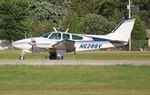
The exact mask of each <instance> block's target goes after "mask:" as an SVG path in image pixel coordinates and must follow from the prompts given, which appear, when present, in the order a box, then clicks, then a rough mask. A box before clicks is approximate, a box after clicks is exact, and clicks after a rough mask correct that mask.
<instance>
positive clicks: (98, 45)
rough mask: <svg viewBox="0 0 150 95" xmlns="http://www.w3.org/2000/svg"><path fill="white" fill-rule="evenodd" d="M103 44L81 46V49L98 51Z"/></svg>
mask: <svg viewBox="0 0 150 95" xmlns="http://www.w3.org/2000/svg"><path fill="white" fill-rule="evenodd" d="M101 46H102V44H80V47H79V48H80V49H98V48H101Z"/></svg>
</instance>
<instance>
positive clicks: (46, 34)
mask: <svg viewBox="0 0 150 95" xmlns="http://www.w3.org/2000/svg"><path fill="white" fill-rule="evenodd" d="M51 33H52V32H48V33H45V34H43V35H42V37H44V38H47V37H48V36H49V35H50V34H51Z"/></svg>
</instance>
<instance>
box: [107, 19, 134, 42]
mask: <svg viewBox="0 0 150 95" xmlns="http://www.w3.org/2000/svg"><path fill="white" fill-rule="evenodd" d="M134 23H135V19H129V20H124V22H122V23H121V24H120V25H119V26H118V27H117V28H116V29H115V30H113V31H112V32H111V33H109V34H107V35H105V37H106V38H107V39H110V40H114V41H123V42H128V40H129V39H130V37H131V32H132V30H133V26H134Z"/></svg>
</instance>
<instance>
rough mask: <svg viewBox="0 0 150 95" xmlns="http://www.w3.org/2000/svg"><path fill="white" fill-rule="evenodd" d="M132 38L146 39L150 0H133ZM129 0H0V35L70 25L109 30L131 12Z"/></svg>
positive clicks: (92, 31) (84, 31)
mask: <svg viewBox="0 0 150 95" xmlns="http://www.w3.org/2000/svg"><path fill="white" fill-rule="evenodd" d="M131 1H132V5H133V6H136V7H135V8H132V18H136V24H135V27H134V31H133V33H132V39H134V40H144V39H146V33H145V29H147V28H150V24H149V23H150V0H131ZM127 4H128V0H0V39H7V40H18V39H22V38H24V37H25V34H27V36H28V37H30V36H31V35H32V36H40V35H42V34H43V33H45V32H49V31H53V27H57V28H58V29H59V30H60V31H65V30H66V29H67V28H69V32H70V33H82V34H99V35H100V34H107V33H109V32H111V30H112V29H113V28H114V27H115V26H116V25H117V23H119V22H120V21H121V19H122V18H123V17H124V16H128V10H127Z"/></svg>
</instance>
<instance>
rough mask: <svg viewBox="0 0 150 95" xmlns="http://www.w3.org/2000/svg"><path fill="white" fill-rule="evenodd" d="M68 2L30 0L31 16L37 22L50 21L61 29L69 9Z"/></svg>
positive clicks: (62, 0) (60, 0) (67, 0)
mask: <svg viewBox="0 0 150 95" xmlns="http://www.w3.org/2000/svg"><path fill="white" fill-rule="evenodd" d="M69 5H70V0H31V1H30V10H31V15H32V16H33V17H34V18H35V19H37V20H40V21H42V20H51V21H52V22H53V23H56V25H57V26H58V27H61V24H62V20H63V18H64V16H65V15H66V14H67V11H68V9H69Z"/></svg>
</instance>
